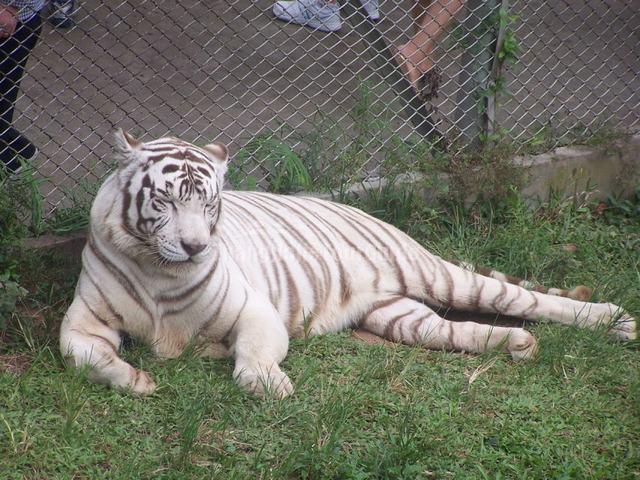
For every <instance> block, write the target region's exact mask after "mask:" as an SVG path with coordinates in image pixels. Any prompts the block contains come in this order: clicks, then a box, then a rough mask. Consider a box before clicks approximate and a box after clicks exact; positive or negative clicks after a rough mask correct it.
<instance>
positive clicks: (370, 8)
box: [360, 0, 380, 22]
mask: <svg viewBox="0 0 640 480" xmlns="http://www.w3.org/2000/svg"><path fill="white" fill-rule="evenodd" d="M360 3H361V4H362V6H363V7H364V9H365V10H366V11H367V15H369V19H370V20H372V21H374V22H377V21H378V20H380V10H379V8H378V0H360Z"/></svg>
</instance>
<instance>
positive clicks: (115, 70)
mask: <svg viewBox="0 0 640 480" xmlns="http://www.w3.org/2000/svg"><path fill="white" fill-rule="evenodd" d="M301 1H302V3H301V4H299V5H296V6H295V7H296V8H298V7H300V6H301V5H302V6H305V5H306V6H308V5H311V4H315V5H316V7H317V6H318V4H320V3H322V1H323V0H301ZM338 1H339V3H338V4H335V5H331V4H329V10H330V11H331V12H333V13H335V12H336V9H338V8H339V9H340V10H339V14H338V16H337V17H336V16H335V15H333V16H332V17H331V18H332V21H333V24H332V25H331V26H332V27H336V25H337V26H338V27H339V31H336V32H324V31H321V30H318V29H314V28H311V27H309V26H300V25H298V24H295V23H287V22H284V21H280V20H278V19H276V18H275V17H274V13H273V12H274V11H273V9H274V3H275V2H273V1H272V0H227V1H222V0H186V1H181V2H176V1H175V0H137V1H122V0H111V1H108V2H102V1H97V0H78V1H76V3H75V5H74V11H73V20H74V22H75V25H74V26H73V27H72V28H68V29H62V28H56V27H54V26H52V25H51V24H50V22H48V21H47V20H48V18H49V15H50V14H51V11H52V10H51V7H45V9H44V10H42V12H41V15H42V19H43V29H42V34H41V36H40V39H39V43H38V44H37V46H36V47H35V49H34V50H33V52H32V53H31V55H30V57H29V61H28V65H27V69H26V74H25V77H24V78H23V81H22V84H21V85H20V96H19V98H18V101H17V103H16V112H15V115H14V120H13V126H14V127H15V128H16V129H17V130H18V131H20V132H22V133H23V134H24V135H25V136H26V137H28V138H29V139H30V140H31V141H32V142H33V144H34V145H36V146H37V147H38V149H39V155H38V157H37V159H35V160H34V161H33V165H34V167H35V169H36V171H37V175H38V176H39V177H41V179H42V186H41V188H42V194H43V196H44V198H45V199H46V204H47V206H48V210H49V211H51V210H53V209H55V208H56V207H57V206H60V205H65V203H68V202H69V199H70V198H72V197H73V196H74V195H76V194H77V192H78V191H79V190H80V191H81V190H89V191H91V189H92V187H91V185H95V184H97V183H99V181H100V180H101V179H102V178H103V177H104V176H105V175H106V174H107V172H108V171H109V169H110V168H111V167H112V165H111V145H112V135H111V133H112V132H113V130H114V129H116V128H123V129H125V130H128V131H130V132H132V133H133V134H135V135H140V136H141V137H142V138H143V139H151V138H156V137H159V136H163V135H166V134H170V135H173V136H177V137H180V138H183V139H185V140H188V141H191V142H194V143H196V144H204V143H205V142H207V141H210V140H213V139H218V140H221V141H223V142H225V143H227V144H228V145H229V146H230V149H231V151H232V152H233V153H234V157H233V159H232V163H233V165H234V167H233V170H232V172H231V178H230V181H231V183H233V184H235V185H237V186H240V187H243V186H245V187H255V186H258V187H261V188H266V189H271V190H275V191H287V190H291V189H296V188H313V189H323V188H332V187H335V186H336V185H337V183H338V182H343V181H344V180H349V181H354V182H356V181H359V180H362V179H365V178H371V177H374V176H379V175H384V174H385V172H387V171H388V170H387V169H388V168H391V167H390V165H393V166H394V168H398V162H400V163H401V162H404V163H405V164H403V165H401V168H405V169H410V168H412V165H411V163H412V162H419V161H420V159H421V158H422V157H424V156H428V155H430V154H431V153H430V152H432V149H433V147H434V145H435V146H437V145H438V144H446V145H447V148H449V149H451V148H463V147H464V146H468V145H471V144H472V143H473V142H476V141H478V139H479V138H480V139H482V138H486V137H487V136H490V135H500V136H505V137H507V138H510V139H511V140H513V141H514V142H516V143H517V144H519V145H526V144H527V142H528V143H529V144H532V143H533V144H535V143H536V142H540V143H544V141H545V139H547V140H549V139H550V141H551V143H550V144H549V146H554V145H555V144H557V143H558V142H561V141H562V139H563V138H566V137H567V135H570V134H571V133H572V132H576V131H580V132H588V131H595V130H597V129H598V128H602V127H603V126H607V125H609V126H610V125H614V126H615V127H616V128H619V129H623V130H626V131H631V132H636V131H638V126H639V125H640V122H639V120H640V93H639V92H640V80H639V79H638V72H640V49H639V48H638V47H639V45H640V38H639V33H638V32H640V8H638V4H637V2H636V1H634V0H586V1H577V0H554V1H549V2H541V1H524V0H512V1H511V2H507V1H498V0H489V1H479V0H468V1H466V2H462V0H433V1H432V2H424V3H421V2H417V1H416V2H414V1H398V2H395V1H391V0H380V1H379V3H378V1H376V0H366V1H365V3H367V4H368V7H369V9H371V8H374V7H376V6H377V7H378V9H379V17H380V18H379V20H377V21H375V22H374V21H372V20H371V16H370V12H369V11H368V10H367V9H365V8H363V5H362V4H361V3H360V0H338ZM363 1H364V0H363ZM15 2H16V0H13V3H15ZM1 3H4V4H6V3H12V2H11V1H10V0H0V4H1ZM303 4H304V5H303ZM429 4H430V5H429ZM458 4H460V5H461V7H460V8H458ZM288 5H290V6H292V5H293V4H288ZM312 6H313V5H312ZM420 6H423V7H425V6H426V7H428V8H427V9H426V10H422V11H418V10H416V11H415V12H418V13H422V17H420V19H419V22H418V23H416V22H415V21H414V18H413V17H412V12H411V10H412V8H414V9H417V8H418V7H420ZM293 7H294V6H292V7H291V8H293ZM319 7H322V8H326V7H327V5H326V4H325V5H319ZM436 7H439V8H440V10H438V9H437V8H436ZM443 9H444V10H445V12H444V14H443V12H442V10H443ZM415 12H414V13H415ZM433 12H436V13H438V12H439V13H440V14H441V15H436V14H434V13H433ZM294 13H295V12H294ZM448 17H452V18H451V19H449V18H448ZM336 19H337V24H336V22H335V21H336ZM443 19H444V20H443ZM438 22H442V25H440V24H439V23H438ZM429 25H430V26H429ZM323 27H324V26H323ZM421 29H423V32H422V33H425V32H431V33H430V35H431V38H432V41H431V43H429V44H428V45H426V46H425V45H422V46H420V45H419V46H418V50H420V49H422V50H420V51H422V53H424V55H423V61H424V62H425V64H427V67H426V68H425V66H424V65H422V66H421V65H419V64H418V61H417V60H416V62H413V61H411V62H409V61H407V57H406V56H403V53H402V52H403V51H405V49H406V46H407V45H408V44H409V43H411V39H412V38H414V39H417V38H418V37H419V36H420V35H419V32H420V30H421ZM425 29H426V30H425ZM429 29H430V30H429ZM416 32H418V33H416ZM423 37H424V35H423ZM416 41H417V40H416ZM403 59H404V62H403ZM397 63H400V64H401V65H400V66H399V67H398V66H397ZM429 63H432V64H435V66H436V68H433V69H429V68H428V64H429ZM416 72H419V73H420V78H421V81H418V82H417V83H415V84H414V83H411V82H409V81H408V79H409V78H412V77H411V75H413V77H415V74H416ZM422 74H424V75H422ZM394 162H395V163H394ZM283 164H286V165H285V166H286V169H288V170H287V171H288V172H289V174H288V175H279V174H277V171H278V168H281V167H282V166H283ZM292 172H293V173H292Z"/></svg>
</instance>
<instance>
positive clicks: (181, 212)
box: [92, 130, 228, 267]
mask: <svg viewBox="0 0 640 480" xmlns="http://www.w3.org/2000/svg"><path fill="white" fill-rule="evenodd" d="M115 151H116V158H117V160H118V169H117V171H116V173H115V175H114V176H113V179H112V181H113V182H115V183H113V184H112V185H111V187H110V188H111V189H113V188H117V189H118V192H115V194H116V195H117V197H116V198H112V202H111V205H112V207H111V208H110V209H109V211H110V212H111V215H106V217H109V220H107V221H106V222H105V223H106V224H107V228H109V232H110V235H109V237H110V238H111V243H112V244H114V245H115V246H116V248H118V249H119V250H120V251H123V252H124V253H126V254H128V255H130V256H135V257H143V256H147V257H152V259H153V260H154V261H155V264H157V265H160V266H164V267H168V266H182V267H186V266H189V265H194V264H198V263H201V262H203V261H205V260H206V259H207V258H209V257H210V256H211V253H212V249H213V245H214V237H215V232H216V226H217V223H218V220H219V218H220V208H221V198H220V197H221V191H222V185H223V182H224V174H225V172H226V170H227V160H228V150H227V147H226V146H225V145H224V144H222V143H212V144H209V145H205V146H203V147H196V146H195V145H192V144H190V143H187V142H184V141H182V140H179V139H177V138H169V137H167V138H161V139H158V140H153V141H150V142H142V141H140V140H137V139H136V138H134V137H133V136H131V135H130V134H128V133H126V132H124V131H122V130H118V131H117V132H116V148H115ZM103 203H104V202H103ZM114 206H115V207H114ZM103 208H104V205H103ZM96 215H97V216H99V214H97V213H96ZM96 215H94V214H93V212H92V218H95V216H96ZM103 218H105V217H103ZM94 221H95V220H94ZM141 259H142V258H141Z"/></svg>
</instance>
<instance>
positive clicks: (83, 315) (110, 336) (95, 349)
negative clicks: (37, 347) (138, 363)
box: [60, 296, 156, 394]
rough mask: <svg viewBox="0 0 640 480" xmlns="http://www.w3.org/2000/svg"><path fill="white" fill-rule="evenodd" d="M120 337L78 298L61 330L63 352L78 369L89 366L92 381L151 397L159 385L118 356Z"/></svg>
mask: <svg viewBox="0 0 640 480" xmlns="http://www.w3.org/2000/svg"><path fill="white" fill-rule="evenodd" d="M119 347H120V334H119V333H118V331H117V330H114V329H113V328H111V327H109V326H108V325H107V324H106V323H105V322H104V321H101V320H100V319H99V318H98V317H97V316H96V314H95V313H94V312H92V311H91V310H90V309H89V307H88V306H87V304H86V303H85V302H84V301H83V300H82V299H81V297H79V296H77V297H76V298H75V300H74V301H73V303H72V304H71V306H70V307H69V310H68V311H67V313H66V315H65V317H64V319H63V321H62V325H61V327H60V350H61V352H62V355H63V356H64V357H65V358H67V360H68V361H69V363H70V364H71V365H73V366H74V367H75V368H82V367H83V366H85V365H88V366H90V370H89V379H90V380H92V381H94V382H97V383H105V384H107V385H111V386H113V387H115V388H119V389H123V390H130V391H132V392H134V393H138V394H148V393H151V392H153V391H154V390H155V388H156V385H155V383H154V382H153V380H151V377H150V376H149V374H148V373H146V372H143V371H141V370H136V369H135V368H134V367H132V366H131V365H129V364H128V363H127V362H125V361H124V360H122V359H121V358H120V357H119V356H118V349H119Z"/></svg>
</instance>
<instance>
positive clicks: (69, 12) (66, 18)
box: [49, 0, 76, 29]
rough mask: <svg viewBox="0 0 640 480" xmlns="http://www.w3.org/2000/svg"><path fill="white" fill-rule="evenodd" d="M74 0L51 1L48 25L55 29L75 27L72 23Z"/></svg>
mask: <svg viewBox="0 0 640 480" xmlns="http://www.w3.org/2000/svg"><path fill="white" fill-rule="evenodd" d="M74 10H75V8H74V0H53V1H52V2H51V15H50V16H49V23H50V24H51V25H53V26H54V27H56V28H64V29H66V28H71V27H73V26H75V24H76V22H74V21H73V18H72V16H73V12H74Z"/></svg>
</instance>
